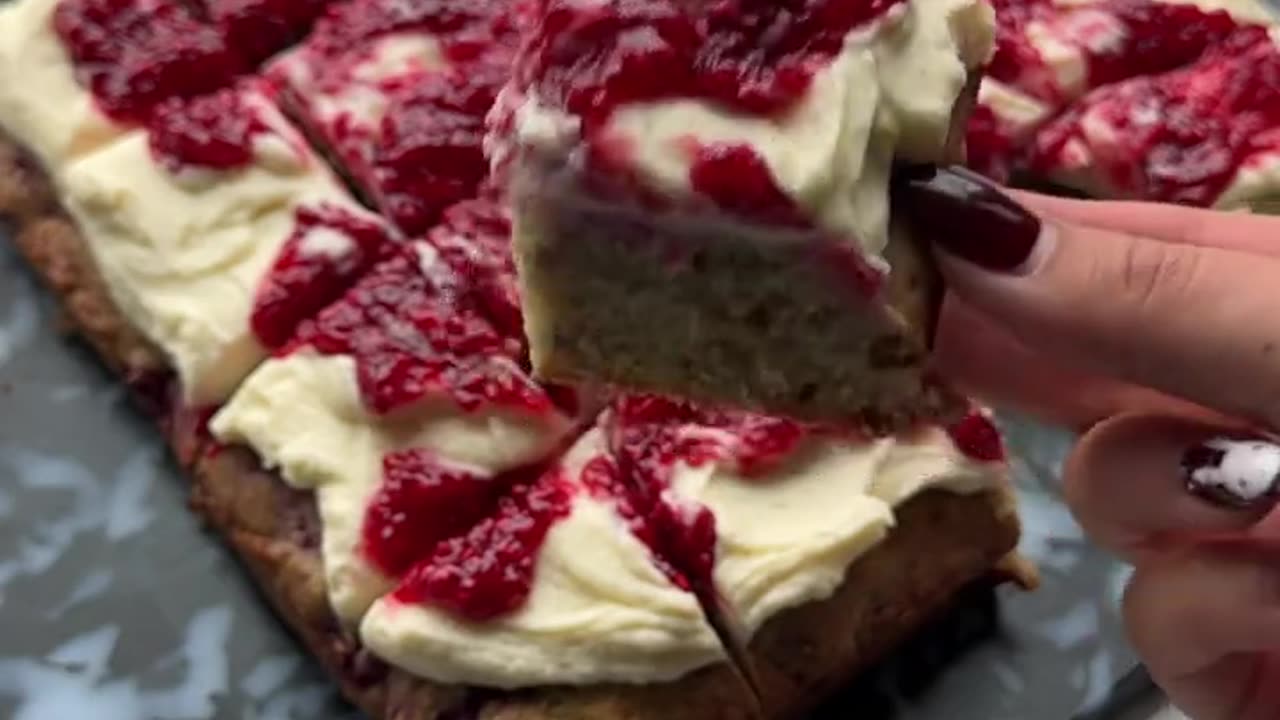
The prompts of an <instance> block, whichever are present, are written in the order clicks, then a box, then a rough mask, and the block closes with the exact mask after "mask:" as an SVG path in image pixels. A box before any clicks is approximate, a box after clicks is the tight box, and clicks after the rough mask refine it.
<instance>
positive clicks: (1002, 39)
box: [988, 0, 1238, 102]
mask: <svg viewBox="0 0 1280 720" xmlns="http://www.w3.org/2000/svg"><path fill="white" fill-rule="evenodd" d="M993 5H994V6H995V8H996V18H997V41H996V53H995V56H994V57H993V59H992V61H991V65H990V67H989V68H988V74H989V75H990V76H991V77H994V78H996V79H998V80H1001V81H1003V82H1007V83H1010V84H1014V85H1017V86H1018V87H1019V89H1021V90H1023V91H1024V92H1027V93H1029V94H1031V95H1034V96H1036V97H1039V98H1041V99H1043V100H1047V101H1053V102H1059V101H1065V100H1069V99H1070V98H1071V97H1073V96H1074V95H1076V94H1078V92H1079V91H1078V90H1073V89H1071V88H1063V87H1060V86H1059V84H1058V82H1057V80H1056V79H1055V78H1054V77H1053V74H1052V69H1051V68H1050V67H1048V65H1047V64H1046V62H1045V58H1044V57H1043V56H1042V55H1041V54H1040V51H1039V50H1038V49H1037V47H1036V46H1035V45H1033V44H1032V41H1031V37H1032V36H1031V35H1029V34H1028V32H1027V28H1028V26H1030V25H1032V24H1033V23H1034V24H1036V25H1037V26H1038V27H1039V29H1040V32H1042V33H1044V34H1046V35H1048V36H1049V37H1052V38H1053V39H1054V41H1056V42H1057V43H1059V44H1062V45H1066V46H1068V47H1071V48H1074V49H1076V50H1077V51H1078V52H1080V54H1081V55H1082V56H1083V60H1084V63H1085V79H1084V88H1085V89H1088V88H1093V87H1097V86H1099V85H1102V84H1105V83H1111V82H1116V81H1118V80H1123V79H1125V78H1130V77H1136V76H1139V75H1148V74H1152V73H1158V72H1164V71H1166V70H1171V69H1173V68H1176V67H1179V66H1181V65H1185V64H1187V63H1189V62H1193V61H1194V60H1195V59H1196V58H1198V57H1199V56H1200V55H1201V53H1203V52H1204V51H1205V50H1206V49H1208V48H1210V47H1213V46H1214V45H1215V44H1217V43H1219V42H1222V41H1223V40H1224V39H1226V38H1227V37H1228V36H1230V35H1231V34H1232V33H1233V32H1235V30H1236V28H1237V27H1238V26H1237V23H1236V22H1235V21H1234V20H1232V19H1231V17H1230V16H1229V15H1227V14H1226V13H1225V12H1222V11H1211V12H1206V11H1204V10H1201V9H1199V8H1197V7H1195V6H1194V5H1190V4H1177V3H1169V2H1161V1H1160V0H1104V1H1103V2H1095V3H1089V4H1086V5H1080V6H1066V7H1064V6H1063V5H1061V4H1058V3H1055V2H1054V0H994V2H993Z"/></svg>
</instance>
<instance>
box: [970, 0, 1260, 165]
mask: <svg viewBox="0 0 1280 720" xmlns="http://www.w3.org/2000/svg"><path fill="white" fill-rule="evenodd" d="M993 4H994V5H995V8H996V19H997V32H996V53H995V56H994V57H993V59H992V61H991V64H990V66H989V67H988V69H987V74H988V75H989V76H990V77H992V78H995V79H997V80H1000V81H1002V82H1004V83H1007V84H1009V85H1012V86H1014V87H1016V89H1017V90H1018V91H1019V92H1022V93H1025V94H1028V95H1031V96H1033V97H1035V98H1037V99H1038V100H1039V101H1040V102H1042V103H1045V104H1046V105H1047V108H1048V110H1050V111H1052V110H1056V109H1058V108H1061V107H1063V106H1065V105H1067V104H1068V103H1070V102H1072V101H1073V100H1075V99H1076V98H1077V96H1079V95H1080V94H1082V93H1084V92H1087V91H1089V90H1090V89H1092V88H1097V87H1100V86H1104V85H1106V84H1109V83H1115V82H1120V81H1122V80H1125V79H1128V78H1133V77H1141V76H1144V75H1154V74H1158V73H1162V72H1167V71H1169V70H1174V69H1176V68H1179V67H1182V66H1185V65H1187V64H1189V63H1193V62H1196V61H1197V60H1198V59H1199V58H1200V57H1201V56H1202V55H1204V54H1205V53H1206V51H1209V50H1210V49H1213V48H1219V47H1221V46H1223V45H1229V44H1233V43H1237V42H1239V36H1240V35H1241V34H1243V35H1244V36H1246V37H1256V36H1257V35H1260V34H1262V33H1263V30H1262V28H1260V27H1257V26H1251V25H1244V24H1240V23H1237V22H1236V21H1235V20H1234V19H1233V18H1232V17H1231V16H1229V15H1228V14H1227V13H1226V12H1223V11H1205V10H1201V9H1199V8H1197V7H1195V6H1194V5H1192V4H1190V3H1170V2H1163V1H1161V0H1099V1H1098V2H1090V3H1085V4H1078V5H1076V4H1071V5H1064V4H1063V3H1058V2H1054V0H993ZM1033 24H1034V25H1035V26H1036V27H1037V32H1039V33H1042V34H1047V35H1048V36H1050V37H1052V38H1053V40H1054V41H1055V42H1056V43H1057V44H1059V45H1065V46H1067V47H1070V48H1073V49H1074V50H1076V51H1077V52H1079V53H1080V55H1081V56H1082V58H1083V60H1084V63H1085V77H1084V79H1083V82H1082V83H1081V86H1080V87H1061V86H1060V85H1059V81H1058V78H1057V76H1056V74H1055V71H1054V68H1053V67H1051V66H1050V65H1049V64H1048V63H1047V62H1046V60H1045V58H1044V57H1043V56H1042V55H1041V54H1040V50H1039V49H1038V48H1037V47H1036V46H1035V45H1033V44H1032V42H1031V38H1032V36H1033V33H1031V32H1029V28H1030V27H1031V26H1032V25H1033ZM1051 115H1052V113H1050V116H1051ZM1033 132H1035V128H1034V127H1028V128H1023V129H1021V130H1020V131H1016V132H1015V130H1014V129H1013V128H1010V127H1005V126H1003V125H1002V123H1000V122H999V120H998V118H997V117H996V116H995V114H994V113H992V112H991V111H990V110H989V109H986V108H978V110H977V111H976V112H975V113H974V114H973V116H972V118H971V120H970V124H969V129H968V133H967V138H966V147H967V149H968V155H969V164H970V165H971V166H972V167H974V168H975V169H977V170H979V171H980V172H983V173H986V174H988V175H990V176H992V177H994V178H996V179H998V180H1001V181H1006V180H1008V178H1009V177H1011V175H1012V174H1013V173H1014V172H1015V171H1016V170H1019V169H1022V165H1023V164H1024V161H1025V160H1026V158H1025V157H1024V155H1025V147H1024V146H1025V143H1026V141H1027V134H1029V133H1033Z"/></svg>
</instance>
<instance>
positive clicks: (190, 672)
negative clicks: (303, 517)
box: [0, 231, 1134, 720]
mask: <svg viewBox="0 0 1280 720" xmlns="http://www.w3.org/2000/svg"><path fill="white" fill-rule="evenodd" d="M0 235H2V231H0ZM3 240H4V238H3V237H0V718H13V719H14V720H71V719H78V718H91V719H93V720H135V719H136V720H142V719H147V720H151V719H155V720H201V719H205V718H245V719H251V720H259V719H261V720H268V719H269V720H285V719H289V718H298V719H302V718H308V719H315V718H348V717H350V718H355V717H357V715H356V714H355V713H354V711H352V710H351V709H349V708H347V707H346V706H344V705H343V704H342V703H341V701H340V700H338V699H337V698H336V697H335V694H334V692H333V691H332V689H331V686H330V685H329V684H328V683H327V681H326V680H325V678H324V677H323V675H322V673H321V672H320V671H319V669H318V668H317V667H316V666H315V664H314V663H312V662H311V661H310V660H309V659H308V658H307V657H306V656H305V655H304V654H303V653H302V651H301V650H300V649H299V647H298V646H297V645H295V644H294V642H293V641H292V639H291V638H290V637H289V636H288V635H287V634H286V632H285V631H284V630H283V629H282V628H281V626H279V625H278V624H277V622H276V621H275V620H274V619H273V617H272V616H271V614H270V613H269V611H267V610H266V609H265V607H264V606H263V605H262V604H260V602H259V599H258V597H257V596H256V594H255V592H254V590H253V587H252V586H251V584H250V583H249V581H248V580H247V578H246V577H245V576H244V575H243V574H242V573H241V571H240V569H239V568H238V567H237V566H236V564H235V562H234V561H233V560H232V558H231V557H230V556H229V555H228V554H227V553H226V552H224V551H223V549H222V548H221V547H220V546H219V545H218V544H217V543H216V542H215V541H214V540H213V539H212V538H210V537H209V536H207V535H206V534H205V533H204V532H203V531H202V530H201V528H200V527H199V525H198V523H197V522H196V521H195V519H194V518H193V516H192V515H191V514H190V513H189V512H188V511H187V509H186V507H185V492H186V491H185V487H184V483H183V481H182V479H181V477H180V475H179V474H178V472H177V470H176V469H175V467H174V466H173V464H172V463H171V462H170V460H169V458H168V457H167V455H166V453H165V451H164V449H163V448H162V446H161V443H160V442H159V441H158V437H157V435H156V434H155V433H154V432H153V431H152V430H151V428H150V427H149V426H148V424H147V422H146V421H145V420H143V419H142V418H141V417H140V416H139V415H137V414H136V413H135V412H134V411H133V410H132V408H131V407H130V406H129V404H128V403H127V401H126V399H125V397H124V395H123V393H122V392H121V391H120V390H119V389H118V388H117V387H116V385H115V384H114V382H113V381H112V379H111V378H110V377H109V376H108V375H107V373H106V372H105V371H104V370H103V369H102V368H100V367H99V366H98V365H97V364H96V362H95V361H94V359H93V358H92V356H91V355H90V354H89V353H88V351H86V350H85V349H84V348H83V347H81V346H80V345H79V344H77V343H76V342H74V341H71V340H68V339H66V338H64V337H62V336H61V335H60V334H59V333H58V332H57V331H56V329H55V328H56V320H57V319H56V317H55V314H54V311H53V308H52V303H51V302H50V300H49V298H48V297H47V296H46V294H45V293H44V292H43V291H42V290H41V289H40V288H38V287H37V286H36V284H35V282H34V280H33V278H32V277H31V276H30V275H29V274H28V273H27V272H26V271H25V269H24V268H23V267H22V265H21V262H20V261H19V260H18V258H17V257H15V255H14V254H13V252H12V251H11V250H10V248H9V247H8V245H7V243H5V242H3ZM1005 424H1006V426H1007V429H1008V430H1009V437H1010V441H1011V444H1012V445H1013V447H1014V448H1015V450H1016V452H1017V453H1018V454H1019V455H1020V456H1021V458H1023V459H1022V460H1020V461H1019V462H1018V466H1017V477H1018V482H1019V486H1020V490H1021V495H1022V509H1023V514H1024V515H1023V516H1024V522H1025V525H1026V534H1025V538H1024V540H1023V546H1022V549H1023V550H1024V551H1025V553H1026V554H1027V555H1028V556H1029V557H1030V558H1032V559H1033V560H1034V561H1036V562H1037V563H1038V564H1039V566H1040V568H1041V570H1042V572H1043V576H1044V584H1043V587H1042V588H1041V590H1040V591H1039V592H1036V593H1033V594H1022V593H1018V592H1016V591H1012V590H1008V589H1002V590H1001V591H1000V592H999V594H998V613H999V614H998V617H999V618H1000V620H999V623H1000V626H999V628H998V629H997V631H996V632H993V633H984V634H983V637H981V638H979V641H978V642H977V643H976V645H974V646H973V647H971V648H969V649H968V650H967V651H966V652H965V653H964V654H963V655H961V656H960V657H959V658H958V659H956V660H954V661H948V662H945V663H935V664H936V665H938V670H939V671H938V673H937V676H936V677H932V674H931V678H930V682H928V683H927V684H925V686H924V687H918V688H914V689H913V691H912V692H910V693H906V692H902V693H899V692H897V691H896V690H894V689H892V688H891V689H890V690H889V691H888V692H887V694H886V693H883V692H882V693H880V700H879V701H878V702H880V704H881V705H884V704H885V703H887V704H888V705H889V706H890V707H889V708H888V710H887V714H888V715H889V716H892V717H898V718H906V719H907V720H942V719H944V718H945V719H946V720H1005V719H1010V720H1012V719H1022V718H1027V719H1030V720H1067V719H1068V718H1072V717H1075V716H1077V715H1079V714H1081V713H1090V712H1091V711H1096V710H1097V709H1099V708H1101V707H1103V706H1104V704H1106V703H1107V701H1108V696H1109V693H1110V691H1111V688H1112V686H1113V684H1114V683H1115V682H1116V681H1117V680H1118V679H1119V678H1121V677H1122V676H1123V675H1124V674H1125V673H1127V672H1128V671H1130V669H1131V668H1132V667H1133V665H1134V659H1133V655H1132V653H1131V651H1130V650H1129V649H1128V648H1127V647H1126V645H1125V641H1124V639H1123V634H1122V632H1121V629H1120V619H1119V616H1118V613H1117V601H1118V598H1119V594H1120V592H1121V588H1122V586H1123V584H1124V581H1125V579H1126V577H1127V574H1128V571H1127V569H1126V568H1124V567H1122V566H1121V565H1119V564H1118V563H1116V562H1114V561H1113V560H1112V559H1110V558H1108V557H1106V556H1104V555H1103V554H1102V553H1101V552H1100V551H1098V550H1096V549H1094V548H1092V547H1091V546H1090V545H1089V544H1088V543H1087V542H1086V541H1085V539H1084V537H1083V536H1082V534H1081V532H1080V529H1079V528H1078V527H1077V526H1076V524H1075V523H1074V522H1073V521H1072V519H1071V517H1070V515H1069V514H1068V512H1067V510H1066V509H1065V508H1064V507H1063V505H1062V503H1061V502H1060V499H1059V497H1058V487H1057V484H1056V482H1055V477H1056V472H1057V468H1058V466H1059V464H1060V462H1061V458H1062V456H1063V454H1064V452H1065V450H1066V448H1067V447H1068V444H1069V438H1067V437H1065V436H1063V435H1062V434H1060V433H1056V432H1052V431H1048V430H1045V429H1037V428H1035V427H1033V426H1031V425H1030V424H1027V423H1023V422H1017V421H1007V422H1006V423H1005ZM926 651H927V649H926ZM905 667H906V668H907V669H906V671H905V674H906V675H912V674H913V673H914V671H913V670H911V668H912V667H914V666H911V665H908V666H905ZM902 674H903V672H900V673H899V675H902ZM908 679H910V678H908ZM917 684H919V683H917ZM893 687H898V686H897V685H894V686H893ZM886 697H887V700H886V699H885V698H886ZM863 698H864V696H863V695H862V694H860V693H854V694H852V695H850V696H849V697H847V698H846V699H845V701H844V702H843V703H842V704H841V707H842V708H843V709H842V710H840V711H836V712H832V713H829V714H831V715H832V716H840V717H850V716H855V715H856V716H859V717H864V716H867V715H869V714H870V713H859V712H857V708H858V707H860V706H861V705H863V704H864V700H863ZM868 709H869V708H868ZM876 715H877V716H879V715H880V713H876Z"/></svg>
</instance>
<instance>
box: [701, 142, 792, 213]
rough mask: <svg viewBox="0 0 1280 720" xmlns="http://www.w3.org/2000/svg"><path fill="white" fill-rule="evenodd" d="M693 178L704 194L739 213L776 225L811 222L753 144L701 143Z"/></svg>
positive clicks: (727, 209)
mask: <svg viewBox="0 0 1280 720" xmlns="http://www.w3.org/2000/svg"><path fill="white" fill-rule="evenodd" d="M689 181H690V182H691V183H692V185H693V189H694V190H695V191H697V192H698V193H700V194H701V195H702V196H703V197H706V198H708V199H710V200H711V201H712V202H713V203H715V205H716V206H717V207H719V208H720V209H722V210H726V211H728V212H730V213H733V214H735V215H741V216H744V217H752V218H756V219H759V220H762V221H764V222H768V223H772V224H776V225H796V226H800V227H803V226H805V225H807V224H808V221H807V220H806V219H805V217H804V213H803V212H802V211H801V210H800V208H799V207H798V206H797V205H796V204H795V202H794V201H792V199H791V197H790V196H788V195H787V194H786V193H784V192H783V191H782V189H781V188H779V187H778V184H777V182H776V181H775V180H774V178H773V173H772V172H771V171H770V170H769V166H768V165H766V164H765V162H764V158H762V157H760V155H759V153H757V152H756V151H755V149H754V148H752V147H751V146H750V145H737V144H717V145H702V146H697V147H696V148H695V153H694V160H693V165H692V166H691V167H690V168H689Z"/></svg>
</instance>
